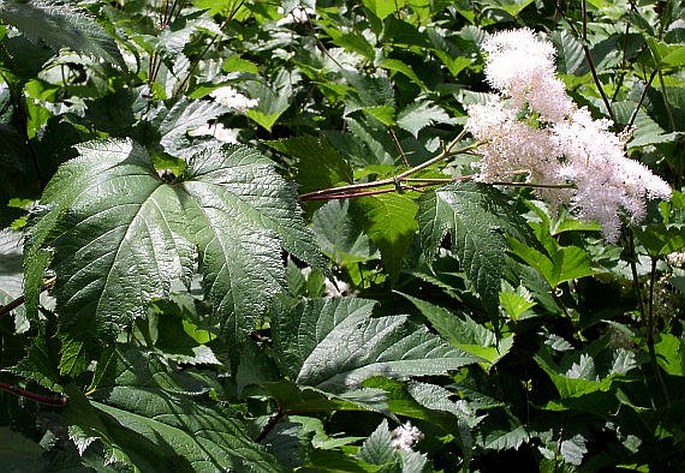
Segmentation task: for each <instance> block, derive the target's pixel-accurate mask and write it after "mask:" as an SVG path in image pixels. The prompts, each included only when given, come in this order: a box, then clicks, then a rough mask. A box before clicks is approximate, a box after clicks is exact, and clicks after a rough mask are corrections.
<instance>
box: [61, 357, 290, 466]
mask: <svg viewBox="0 0 685 473" xmlns="http://www.w3.org/2000/svg"><path fill="white" fill-rule="evenodd" d="M99 369H101V370H102V372H100V373H96V378H98V379H100V380H101V381H100V383H99V384H98V385H97V386H96V387H95V388H94V389H92V390H91V391H90V393H89V397H88V398H84V397H83V395H82V394H81V393H79V392H77V391H73V392H71V393H70V394H71V395H70V401H71V402H70V405H69V406H70V407H69V408H68V410H67V412H66V418H67V421H68V422H69V424H70V428H69V432H70V435H71V437H72V438H74V439H75V440H76V442H77V443H79V442H83V443H82V444H83V445H84V447H85V446H87V445H88V444H89V443H91V442H92V441H93V440H94V439H100V440H101V441H102V442H103V443H104V445H105V447H106V448H107V449H109V450H110V452H111V455H112V456H113V457H115V458H119V459H120V461H124V462H125V463H128V464H132V465H134V466H136V467H137V468H140V470H141V471H195V472H215V471H237V472H242V471H245V472H247V471H250V472H253V471H258V472H277V471H281V469H280V467H279V465H278V463H277V462H276V460H275V458H273V457H272V456H271V455H270V454H269V453H267V451H266V450H265V449H264V448H262V447H261V446H260V445H258V444H257V443H255V442H254V441H252V440H251V439H250V438H249V437H248V436H247V435H246V434H245V430H246V428H245V425H243V423H242V422H240V421H239V420H238V419H235V418H232V417H231V416H230V415H229V413H228V412H225V411H222V410H221V409H220V408H218V407H216V405H215V404H213V403H209V402H208V403H204V402H202V397H201V395H202V394H203V393H205V392H206V391H207V389H208V386H207V385H206V384H204V383H202V380H201V379H200V378H198V377H197V376H196V377H193V378H190V377H186V376H184V375H183V374H179V373H177V372H174V371H173V370H170V369H169V367H168V366H166V364H165V363H164V362H163V361H162V359H161V358H159V357H157V356H155V355H153V354H149V353H144V352H141V351H138V350H137V349H134V348H128V347H123V348H120V349H117V350H116V351H115V352H114V353H113V355H112V356H111V358H109V359H108V360H104V361H103V366H102V367H100V368H99ZM117 452H118V453H117Z"/></svg>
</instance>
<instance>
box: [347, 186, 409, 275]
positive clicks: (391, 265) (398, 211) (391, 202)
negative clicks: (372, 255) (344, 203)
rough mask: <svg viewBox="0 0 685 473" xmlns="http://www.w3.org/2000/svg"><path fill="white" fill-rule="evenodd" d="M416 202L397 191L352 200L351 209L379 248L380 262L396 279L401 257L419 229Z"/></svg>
mask: <svg viewBox="0 0 685 473" xmlns="http://www.w3.org/2000/svg"><path fill="white" fill-rule="evenodd" d="M417 210H418V205H417V204H416V202H414V200H412V199H410V198H409V197H407V196H405V195H399V194H396V193H389V194H380V195H376V196H368V197H361V198H359V199H356V200H354V201H353V202H352V212H353V214H354V215H355V217H356V218H357V219H358V221H359V222H360V223H361V226H362V228H363V229H364V232H365V233H366V234H367V235H368V236H369V238H370V239H371V241H372V242H373V243H374V244H375V245H376V246H377V247H378V249H379V250H380V251H381V258H382V259H383V265H384V266H385V269H386V270H387V272H388V274H389V275H390V278H391V280H393V281H397V279H398V278H399V275H400V270H401V269H402V258H403V257H404V255H405V254H406V252H407V249H408V248H409V245H411V243H412V241H414V235H415V234H416V232H417V231H418V226H417V224H416V220H415V218H414V217H415V215H416V211H417Z"/></svg>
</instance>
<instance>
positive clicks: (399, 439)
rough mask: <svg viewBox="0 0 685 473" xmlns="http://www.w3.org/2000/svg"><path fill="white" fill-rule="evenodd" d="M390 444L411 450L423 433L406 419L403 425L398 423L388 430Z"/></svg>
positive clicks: (400, 448)
mask: <svg viewBox="0 0 685 473" xmlns="http://www.w3.org/2000/svg"><path fill="white" fill-rule="evenodd" d="M390 438H391V440H390V445H392V446H393V448H397V449H399V450H406V451H408V452H409V451H411V447H412V446H413V445H414V444H415V443H416V442H418V441H420V440H421V439H423V433H422V432H421V431H420V430H419V429H418V428H416V427H414V426H413V425H411V422H409V421H407V422H406V423H405V424H404V425H400V426H399V427H397V428H396V429H393V430H392V431H391V432H390Z"/></svg>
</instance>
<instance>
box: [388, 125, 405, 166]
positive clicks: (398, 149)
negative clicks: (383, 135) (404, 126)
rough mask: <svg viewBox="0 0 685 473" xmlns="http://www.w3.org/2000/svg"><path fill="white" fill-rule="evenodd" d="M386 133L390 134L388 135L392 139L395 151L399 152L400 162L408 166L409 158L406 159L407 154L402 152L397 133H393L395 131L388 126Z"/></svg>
mask: <svg viewBox="0 0 685 473" xmlns="http://www.w3.org/2000/svg"><path fill="white" fill-rule="evenodd" d="M388 133H389V134H390V137H391V138H392V141H393V142H394V143H395V147H396V148H397V151H399V153H400V157H401V158H402V162H404V165H405V166H407V167H409V166H410V164H409V160H407V154H406V153H405V152H404V149H403V148H402V144H401V143H400V140H398V139H397V135H396V134H395V131H394V130H393V129H392V128H388Z"/></svg>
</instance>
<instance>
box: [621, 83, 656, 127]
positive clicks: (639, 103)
mask: <svg viewBox="0 0 685 473" xmlns="http://www.w3.org/2000/svg"><path fill="white" fill-rule="evenodd" d="M658 72H659V70H658V69H654V70H653V71H652V74H651V75H650V76H649V79H648V80H647V82H646V83H645V86H644V87H643V88H642V93H641V94H640V98H639V99H638V101H637V105H636V106H635V110H634V111H633V114H632V115H631V116H630V120H628V125H626V126H627V127H628V128H630V127H631V126H633V125H634V124H635V119H636V118H637V114H638V113H639V111H640V107H642V103H643V102H644V101H645V98H646V97H647V91H648V90H649V88H650V87H651V86H652V82H654V78H655V77H656V75H657V73H658Z"/></svg>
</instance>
